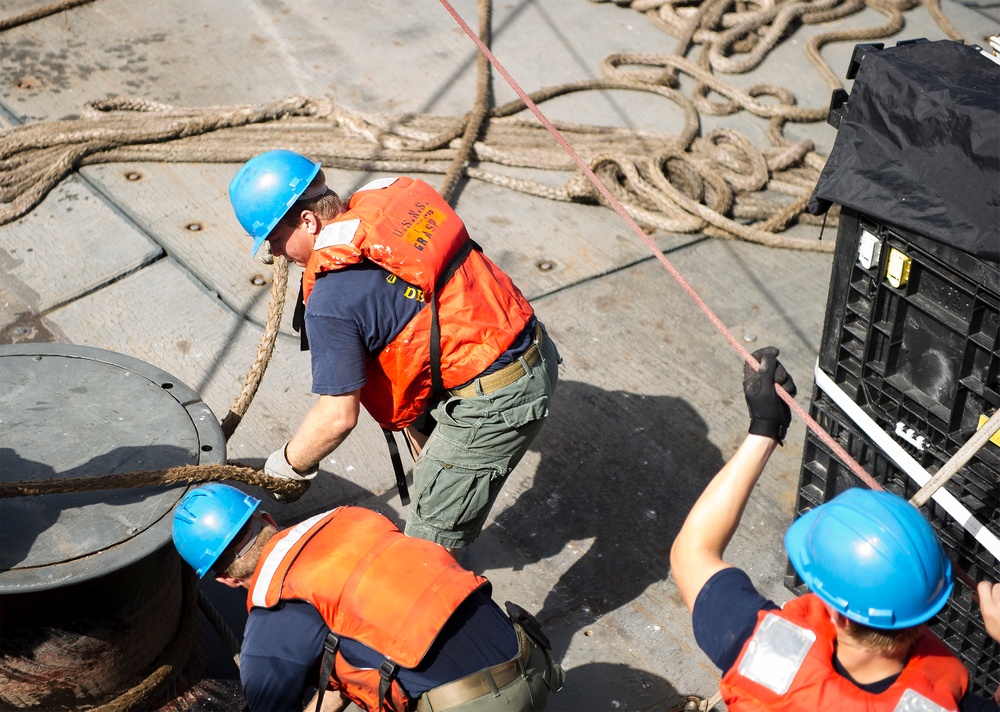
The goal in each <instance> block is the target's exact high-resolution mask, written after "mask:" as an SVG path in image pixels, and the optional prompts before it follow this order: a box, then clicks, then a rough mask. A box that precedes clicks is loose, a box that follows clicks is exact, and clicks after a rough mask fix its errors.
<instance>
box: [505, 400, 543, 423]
mask: <svg viewBox="0 0 1000 712" xmlns="http://www.w3.org/2000/svg"><path fill="white" fill-rule="evenodd" d="M548 414H549V397H548V396H542V397H541V398H536V399H535V400H533V401H532V402H530V403H525V404H524V405H516V406H513V407H511V408H505V409H503V410H501V411H500V415H501V416H502V417H503V419H504V422H505V423H507V425H509V426H510V427H511V428H520V427H522V426H524V425H527V424H528V423H531V422H533V421H535V420H540V419H542V418H544V417H545V416H546V415H548Z"/></svg>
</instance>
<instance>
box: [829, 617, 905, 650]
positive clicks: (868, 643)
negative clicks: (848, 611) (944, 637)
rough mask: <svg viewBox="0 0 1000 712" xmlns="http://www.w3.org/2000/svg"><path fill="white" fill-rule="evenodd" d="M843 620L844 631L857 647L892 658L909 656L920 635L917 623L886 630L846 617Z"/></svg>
mask: <svg viewBox="0 0 1000 712" xmlns="http://www.w3.org/2000/svg"><path fill="white" fill-rule="evenodd" d="M844 621H845V626H844V632H845V633H847V635H848V637H849V638H850V639H851V640H852V641H853V642H854V643H856V644H857V646H858V647H859V648H863V649H864V650H867V651H868V652H871V653H875V654H877V655H882V656H884V657H887V658H893V659H894V660H903V661H905V660H906V659H907V658H909V657H910V652H911V651H912V650H913V645H914V644H915V643H916V642H917V638H919V637H920V626H918V625H915V626H910V627H909V628H900V629H899V630H886V629H883V628H872V627H871V626H868V625H864V624H863V623H858V622H857V621H853V620H851V619H850V618H846V617H845V618H844Z"/></svg>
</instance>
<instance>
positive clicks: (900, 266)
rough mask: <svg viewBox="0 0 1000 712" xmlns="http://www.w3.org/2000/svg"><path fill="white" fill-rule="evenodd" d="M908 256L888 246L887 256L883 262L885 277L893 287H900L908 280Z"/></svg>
mask: <svg viewBox="0 0 1000 712" xmlns="http://www.w3.org/2000/svg"><path fill="white" fill-rule="evenodd" d="M910 262H911V260H910V258H909V257H907V256H906V255H904V254H903V253H902V252H900V251H899V250H897V249H896V248H895V247H890V248H889V258H888V259H887V260H886V263H885V277H886V279H888V280H889V284H891V285H892V286H893V287H902V286H903V285H904V284H906V283H907V282H908V281H909V280H910Z"/></svg>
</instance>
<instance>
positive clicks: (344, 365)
mask: <svg viewBox="0 0 1000 712" xmlns="http://www.w3.org/2000/svg"><path fill="white" fill-rule="evenodd" d="M425 308H430V305H428V304H426V303H425V302H424V293H423V292H422V291H421V290H420V289H417V288H416V287H414V286H413V285H410V284H407V283H406V282H404V281H403V280H401V279H399V278H397V277H395V276H394V275H392V274H390V273H389V272H387V271H386V270H384V269H382V268H381V267H379V266H378V265H376V264H375V263H374V262H370V261H368V260H365V261H363V262H361V263H360V264H357V265H352V266H350V267H347V268H346V269H339V270H335V271H333V272H325V273H323V274H322V275H320V276H319V277H317V279H316V284H315V286H314V287H313V291H312V293H311V294H310V295H309V303H308V304H307V305H306V317H305V319H306V334H307V336H308V337H309V351H310V353H311V358H312V392H313V393H316V394H318V395H330V396H335V395H342V394H344V393H352V392H353V391H356V390H358V389H359V388H361V387H362V386H363V385H365V382H366V380H367V378H366V373H365V365H366V362H367V360H368V359H369V358H371V357H374V356H376V355H378V354H379V353H380V352H381V351H382V349H384V348H385V347H386V346H387V345H389V344H390V343H391V342H392V340H393V339H395V338H396V336H397V335H398V334H399V332H400V331H402V330H403V328H404V327H405V326H406V325H407V324H408V323H410V321H411V320H412V319H413V318H414V317H415V316H416V315H417V314H419V313H420V310H421V309H425ZM442 328H443V329H444V328H447V325H442ZM534 333H535V319H534V318H532V319H531V320H530V323H529V324H528V325H527V326H526V327H525V329H524V330H523V331H522V332H521V334H520V335H519V336H518V338H516V339H515V340H514V343H512V344H511V346H510V348H509V349H507V351H506V352H505V353H503V354H501V355H500V357H499V358H497V360H496V361H495V362H494V363H493V364H492V365H491V366H490V367H489V368H487V369H486V370H484V371H483V373H482V374H479V375H485V374H487V373H492V372H493V371H495V370H497V369H500V368H503V367H504V366H506V365H507V364H509V363H511V362H512V361H514V360H515V359H516V358H517V357H518V356H519V355H520V354H521V353H523V352H524V351H525V350H526V349H527V348H528V347H529V346H530V345H531V342H532V341H533V340H534Z"/></svg>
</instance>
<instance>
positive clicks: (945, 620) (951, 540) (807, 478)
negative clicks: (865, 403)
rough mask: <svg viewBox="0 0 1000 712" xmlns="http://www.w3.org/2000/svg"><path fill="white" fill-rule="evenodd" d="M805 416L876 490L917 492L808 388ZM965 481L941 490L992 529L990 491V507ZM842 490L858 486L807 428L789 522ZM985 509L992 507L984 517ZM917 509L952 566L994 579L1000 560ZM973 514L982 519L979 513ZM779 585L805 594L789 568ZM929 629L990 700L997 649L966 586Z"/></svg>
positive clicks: (998, 670)
mask: <svg viewBox="0 0 1000 712" xmlns="http://www.w3.org/2000/svg"><path fill="white" fill-rule="evenodd" d="M810 414H811V415H812V417H813V418H815V419H816V421H817V422H818V423H819V424H820V425H821V426H822V427H823V429H824V430H826V431H827V432H828V433H829V434H830V435H831V436H832V437H833V438H834V440H836V441H837V442H838V443H839V444H840V445H842V446H843V447H844V449H845V450H846V451H847V452H848V453H849V454H850V455H851V456H852V457H854V459H855V460H857V462H858V463H859V464H860V465H861V466H862V467H863V468H864V469H865V471H867V472H868V473H869V474H870V475H871V476H872V478H873V479H874V480H875V481H876V482H878V483H879V485H881V486H882V487H883V488H885V489H886V490H888V491H890V492H894V493H895V494H898V495H900V496H902V497H906V498H907V499H909V498H910V497H912V496H913V495H914V494H915V493H916V491H917V490H918V489H919V487H918V485H917V484H916V483H915V482H914V481H913V480H912V479H911V478H910V477H909V476H908V475H907V474H906V473H905V472H902V471H901V470H899V469H898V468H897V467H896V466H895V464H894V463H893V462H892V461H891V460H890V459H889V458H888V457H887V456H886V455H885V454H884V453H882V451H881V450H880V449H879V448H878V447H877V446H875V445H874V444H873V443H872V442H871V441H870V440H869V438H868V437H867V436H866V435H865V434H864V433H863V432H862V431H861V429H860V428H859V427H858V426H857V425H855V424H854V423H853V422H852V421H851V419H850V418H849V417H848V416H847V415H846V414H845V413H843V412H842V411H841V410H840V408H838V407H837V406H836V404H834V403H833V402H832V401H831V400H830V399H829V397H828V396H827V395H826V394H824V393H823V392H822V391H820V390H819V389H815V390H814V393H813V400H812V406H811V408H810ZM987 447H994V446H992V445H987ZM966 479H967V481H966V482H965V484H963V483H962V482H955V481H954V480H953V481H952V482H950V483H949V484H948V485H946V488H947V489H948V490H949V491H950V492H951V493H952V494H953V495H955V497H957V498H958V499H959V500H960V501H962V502H963V503H965V504H966V506H967V507H969V503H970V502H972V503H977V504H979V505H980V507H979V512H978V513H976V512H974V513H976V514H977V519H979V521H980V522H981V523H982V524H984V525H986V526H987V527H988V528H989V529H990V530H991V531H993V532H997V531H1000V508H998V507H997V506H996V500H995V496H996V493H995V492H992V493H991V494H990V495H989V496H990V497H993V498H994V499H992V500H990V502H988V503H987V502H983V501H982V500H983V499H989V497H987V496H984V495H983V494H982V492H981V491H980V490H981V485H982V484H983V483H982V482H976V481H975V480H976V478H966ZM850 487H865V485H864V483H862V482H861V480H859V479H858V478H857V476H856V475H854V473H853V472H851V471H850V469H848V468H847V467H846V466H845V465H843V464H841V462H840V461H839V460H837V459H836V458H835V457H834V456H833V455H832V454H831V453H830V451H829V450H828V449H827V447H826V446H825V445H824V444H823V443H822V442H821V441H820V440H819V438H818V437H817V436H816V435H814V434H813V433H812V431H807V433H806V442H805V446H804V448H803V455H802V470H801V475H800V480H799V490H798V496H797V498H796V503H795V513H796V517H798V516H800V515H802V514H803V513H805V512H807V511H809V510H810V509H812V508H813V507H815V506H818V505H819V504H822V503H823V502H827V501H829V500H830V499H832V498H833V497H835V496H836V495H838V494H840V493H841V492H843V491H844V490H846V489H848V488H850ZM994 489H995V488H994ZM990 507H992V509H991V510H990V511H989V512H987V510H988V509H989V508H990ZM969 508H970V509H972V507H969ZM922 511H923V512H924V514H925V516H926V517H927V518H928V519H929V520H930V522H931V523H932V525H933V526H934V529H935V531H937V533H938V536H940V537H941V541H942V543H943V545H944V548H945V551H946V552H947V553H948V555H949V556H950V557H951V559H952V561H953V562H955V563H956V564H957V565H958V566H960V567H961V568H962V569H964V570H965V571H966V572H967V573H968V574H969V575H970V576H971V577H972V578H973V579H974V580H976V581H982V580H990V581H1000V562H997V561H996V559H994V558H993V556H992V555H991V554H990V552H989V551H987V550H986V548H985V547H984V546H983V545H982V544H980V543H979V542H978V541H977V540H976V539H975V538H974V537H973V536H972V535H971V534H969V533H968V532H967V531H966V530H965V529H964V528H963V527H962V526H961V525H959V524H958V522H956V521H955V520H954V519H953V518H952V517H951V516H950V515H949V514H948V513H947V512H946V511H944V510H943V509H942V508H941V507H940V506H939V505H938V504H937V503H936V502H934V500H931V501H929V502H928V503H927V505H925V506H924V507H923V509H922ZM980 514H982V515H983V516H979V515H980ZM785 585H786V587H787V588H789V589H790V590H791V591H793V592H794V593H796V594H797V595H801V594H803V593H805V592H806V590H807V589H806V587H805V584H803V583H802V580H801V579H800V578H799V577H798V576H797V575H796V573H795V571H794V570H793V569H792V567H791V566H790V565H789V567H788V571H787V574H786V577H785ZM930 627H931V629H932V630H933V631H934V632H935V633H937V635H938V636H939V637H940V638H941V639H942V640H944V641H945V643H946V644H947V645H948V647H949V648H951V650H952V651H954V652H955V654H956V655H958V656H959V657H960V658H961V659H962V661H963V662H964V663H965V665H966V667H967V668H968V670H969V673H970V675H971V679H972V689H973V691H974V692H977V693H979V694H982V695H985V696H990V695H992V694H993V693H994V692H995V691H996V689H997V688H998V687H1000V644H997V643H995V642H993V640H992V639H991V638H990V637H989V635H988V634H987V633H986V629H985V627H984V626H983V622H982V618H981V616H980V613H979V609H978V607H977V606H976V605H975V604H973V603H972V592H971V591H970V590H969V589H968V588H967V587H966V586H964V585H963V584H961V583H958V582H956V585H955V590H954V593H953V594H952V596H951V599H950V600H949V601H948V604H947V605H946V606H945V608H944V609H942V610H941V612H940V613H938V615H937V616H935V617H934V619H933V620H932V621H931V623H930Z"/></svg>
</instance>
